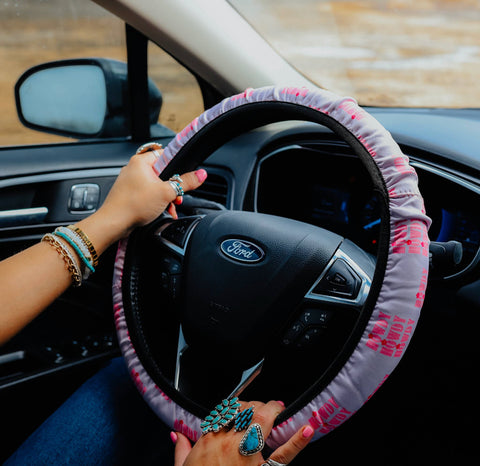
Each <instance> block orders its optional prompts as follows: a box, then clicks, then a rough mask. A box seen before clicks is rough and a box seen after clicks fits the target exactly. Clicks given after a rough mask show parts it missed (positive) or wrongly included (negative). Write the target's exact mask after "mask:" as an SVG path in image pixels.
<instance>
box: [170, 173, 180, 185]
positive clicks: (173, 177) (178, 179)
mask: <svg viewBox="0 0 480 466" xmlns="http://www.w3.org/2000/svg"><path fill="white" fill-rule="evenodd" d="M168 181H177V182H178V183H183V180H182V179H181V178H180V175H178V174H177V175H173V176H172V177H171V178H169V179H168Z"/></svg>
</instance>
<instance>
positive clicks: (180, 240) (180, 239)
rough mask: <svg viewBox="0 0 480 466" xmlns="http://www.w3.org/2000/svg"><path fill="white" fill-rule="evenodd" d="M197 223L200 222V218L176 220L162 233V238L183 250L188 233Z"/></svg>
mask: <svg viewBox="0 0 480 466" xmlns="http://www.w3.org/2000/svg"><path fill="white" fill-rule="evenodd" d="M196 221H198V217H186V218H181V219H178V220H175V221H174V222H172V223H171V224H170V225H169V226H168V227H167V228H165V230H163V231H162V238H163V239H166V240H167V241H170V242H171V243H173V244H175V245H176V246H178V247H180V248H183V246H185V241H186V238H187V235H188V232H189V231H190V228H191V227H192V225H193V224H194V223H195V222H196Z"/></svg>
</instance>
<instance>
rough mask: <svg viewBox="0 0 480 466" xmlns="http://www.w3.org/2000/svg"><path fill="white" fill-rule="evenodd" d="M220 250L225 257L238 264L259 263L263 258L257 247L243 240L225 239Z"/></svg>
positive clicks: (263, 254) (260, 250)
mask: <svg viewBox="0 0 480 466" xmlns="http://www.w3.org/2000/svg"><path fill="white" fill-rule="evenodd" d="M220 249H221V250H222V252H223V253H224V254H225V255H226V256H227V257H230V258H231V259H234V260H236V261H239V262H249V263H252V262H259V261H261V260H262V259H263V257H264V256H265V253H264V252H263V251H262V249H261V248H260V247H259V246H257V245H256V244H253V243H251V242H250V241H245V240H244V239H226V240H225V241H223V242H222V244H221V245H220Z"/></svg>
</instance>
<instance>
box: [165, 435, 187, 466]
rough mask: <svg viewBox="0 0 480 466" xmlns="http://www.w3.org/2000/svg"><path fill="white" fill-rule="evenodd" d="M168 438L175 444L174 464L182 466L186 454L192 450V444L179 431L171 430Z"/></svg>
mask: <svg viewBox="0 0 480 466" xmlns="http://www.w3.org/2000/svg"><path fill="white" fill-rule="evenodd" d="M170 438H171V439H172V442H173V443H174V444H175V463H174V464H175V466H183V463H185V460H186V459H187V456H188V454H189V453H190V451H191V450H192V445H191V444H190V441H189V440H188V438H187V437H185V435H183V434H181V433H180V432H171V433H170Z"/></svg>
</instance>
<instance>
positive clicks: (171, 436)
mask: <svg viewBox="0 0 480 466" xmlns="http://www.w3.org/2000/svg"><path fill="white" fill-rule="evenodd" d="M170 439H171V440H172V442H173V444H174V445H175V444H176V443H177V440H178V435H177V434H176V433H175V432H170Z"/></svg>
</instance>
